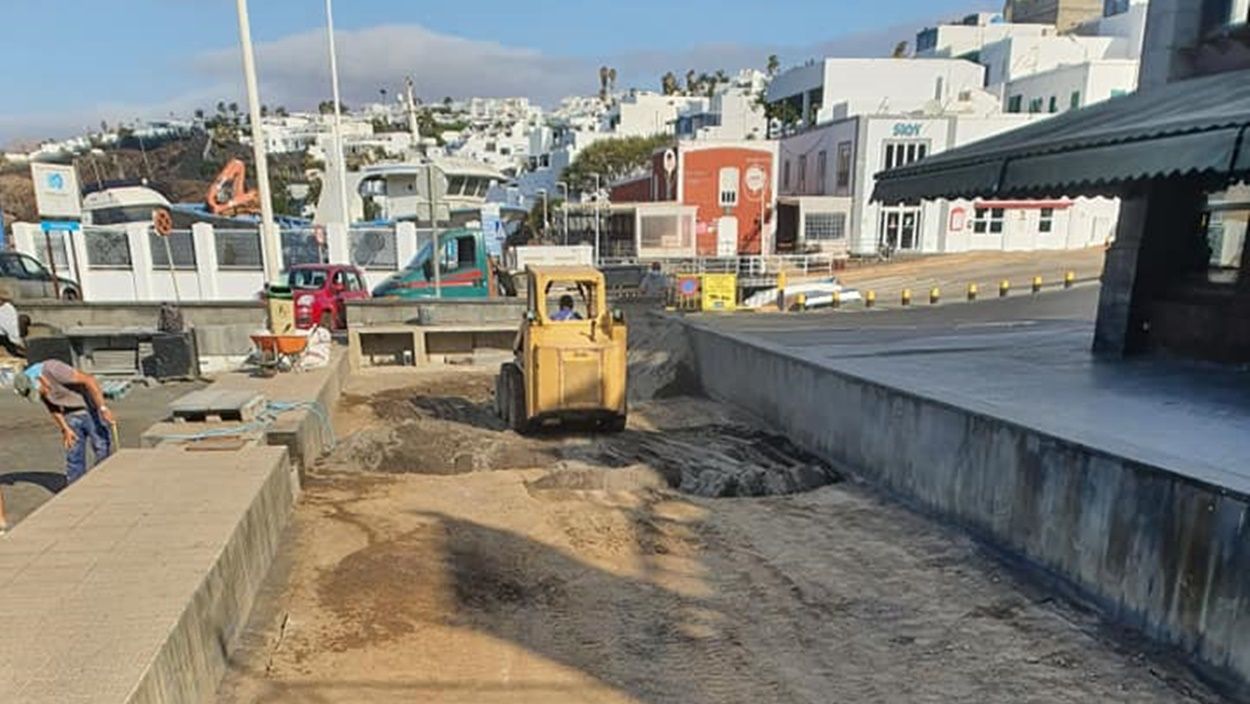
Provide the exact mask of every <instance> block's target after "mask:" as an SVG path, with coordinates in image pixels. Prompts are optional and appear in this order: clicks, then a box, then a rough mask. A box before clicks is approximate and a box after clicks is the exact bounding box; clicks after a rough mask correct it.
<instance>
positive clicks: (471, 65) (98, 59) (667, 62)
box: [0, 0, 1001, 144]
mask: <svg viewBox="0 0 1250 704" xmlns="http://www.w3.org/2000/svg"><path fill="white" fill-rule="evenodd" d="M990 4H995V3H987V7H988V5H990ZM998 4H1001V3H998ZM250 7H251V25H252V37H253V41H254V42H255V44H256V52H257V70H258V73H259V76H260V83H261V100H262V102H264V103H266V104H269V105H271V106H277V105H283V106H285V107H287V108H288V109H290V110H299V109H308V108H311V107H313V106H315V105H316V103H317V102H318V101H320V100H324V99H327V98H328V97H329V93H330V87H329V70H328V58H327V52H326V34H325V3H324V1H323V0H250ZM978 7H979V5H978V4H977V3H975V2H973V1H972V0H882V1H880V2H861V1H856V0H766V1H763V2H761V1H760V0H717V1H712V0H615V1H614V2H606V1H600V0H532V2H528V3H526V2H517V1H516V0H511V1H510V2H504V1H503V0H475V1H474V2H471V3H467V2H452V1H448V0H439V1H437V2H436V1H434V0H337V1H336V2H335V7H334V12H335V18H334V19H335V26H336V38H337V42H338V53H339V73H340V81H341V87H342V91H343V100H344V102H345V103H347V104H348V105H349V106H350V105H352V104H360V103H362V102H365V101H373V100H376V99H378V97H379V95H380V94H379V89H381V88H386V89H388V90H389V91H391V92H392V93H394V92H395V91H397V90H400V89H401V88H402V85H403V78H404V76H406V75H412V76H413V78H414V80H415V82H416V86H417V92H418V94H419V95H420V96H421V97H422V98H423V99H427V100H431V99H432V100H441V99H442V97H443V96H447V95H450V96H452V97H456V98H460V97H468V96H474V95H480V96H510V95H522V96H526V97H529V98H531V99H534V100H536V101H538V102H540V103H542V104H544V105H552V104H554V103H556V102H558V100H559V98H561V97H563V96H565V95H570V94H591V93H594V92H596V91H597V90H598V67H599V66H601V65H609V66H613V67H616V68H617V69H618V76H619V78H618V85H619V86H620V87H623V88H624V87H639V88H647V89H656V88H658V86H659V77H660V76H661V75H662V74H663V73H664V72H665V71H667V70H672V71H674V72H675V73H677V74H678V75H679V76H682V75H684V74H685V72H686V70H687V69H692V68H693V69H695V70H698V71H714V70H716V69H720V68H723V69H725V70H727V71H729V72H731V73H732V72H733V71H736V70H737V69H739V68H745V67H756V68H761V69H762V68H763V67H764V62H765V58H766V57H767V56H768V54H770V53H776V54H778V55H779V56H780V57H781V58H782V62H783V65H792V64H797V63H802V62H804V61H806V60H808V59H810V58H816V57H818V56H822V55H840V56H881V55H888V54H889V52H890V50H891V49H892V48H893V47H894V45H895V44H896V43H897V42H899V41H903V40H911V39H913V38H914V35H915V32H916V31H917V30H919V29H921V28H922V27H923V26H925V25H926V24H929V23H932V22H934V21H937V20H942V19H950V18H953V17H956V16H959V15H961V14H963V13H965V12H967V11H969V10H971V9H977V8H978ZM238 39H239V35H238V19H237V15H236V13H235V2H234V1H233V0H55V1H49V0H4V1H3V3H0V61H2V62H3V63H0V65H2V66H4V67H5V69H4V70H3V79H0V144H13V143H15V142H19V141H28V140H37V139H39V138H47V137H62V136H66V135H72V134H81V133H82V132H83V131H85V130H86V129H87V128H88V127H91V129H98V126H99V124H100V121H101V120H107V121H108V122H109V123H110V124H111V123H115V122H117V121H118V120H134V119H137V118H152V117H165V116H168V115H169V114H170V113H171V112H172V113H175V114H180V115H187V114H190V113H191V112H192V111H193V110H194V109H195V108H197V107H202V108H205V109H207V110H209V111H211V110H212V108H213V106H215V105H216V103H217V101H219V100H225V101H226V102H230V101H232V100H237V101H239V102H240V103H242V102H243V100H242V98H243V78H242V69H241V61H240V54H239V44H238Z"/></svg>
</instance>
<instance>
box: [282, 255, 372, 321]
mask: <svg viewBox="0 0 1250 704" xmlns="http://www.w3.org/2000/svg"><path fill="white" fill-rule="evenodd" d="M287 285H288V286H290V287H291V296H292V298H294V300H295V326H296V327H297V328H299V329H301V330H307V329H309V328H311V327H313V326H314V325H320V326H321V327H323V328H326V329H327V330H341V329H343V328H346V327H347V301H352V300H359V299H362V298H368V297H369V289H368V288H366V287H365V277H364V275H363V274H362V273H360V270H359V269H357V268H356V267H354V266H346V265H343V264H301V265H298V266H293V267H291V269H290V270H289V271H288V272H287Z"/></svg>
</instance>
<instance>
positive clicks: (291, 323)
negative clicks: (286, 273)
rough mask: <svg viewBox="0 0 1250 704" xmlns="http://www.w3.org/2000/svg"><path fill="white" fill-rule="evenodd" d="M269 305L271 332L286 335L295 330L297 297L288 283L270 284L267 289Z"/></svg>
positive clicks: (266, 298)
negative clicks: (292, 293)
mask: <svg viewBox="0 0 1250 704" xmlns="http://www.w3.org/2000/svg"><path fill="white" fill-rule="evenodd" d="M265 302H266V304H267V305H268V307H269V332H271V333H273V334H275V335H285V334H287V333H291V332H294V331H295V297H294V296H292V295H291V287H290V286H287V285H286V284H269V287H268V288H267V289H265Z"/></svg>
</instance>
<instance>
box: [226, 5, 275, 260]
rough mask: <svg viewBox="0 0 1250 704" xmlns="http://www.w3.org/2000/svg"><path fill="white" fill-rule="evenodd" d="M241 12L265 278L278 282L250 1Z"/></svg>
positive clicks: (271, 202) (244, 67)
mask: <svg viewBox="0 0 1250 704" xmlns="http://www.w3.org/2000/svg"><path fill="white" fill-rule="evenodd" d="M235 3H236V5H237V6H238V10H239V43H240V44H241V45H242V48H243V79H244V81H245V82H246V83H247V107H248V117H249V119H250V120H251V122H252V156H253V158H255V160H256V190H257V191H259V193H260V241H261V244H262V245H263V246H264V250H265V278H266V279H267V280H269V281H277V280H278V274H279V273H281V271H282V251H281V249H279V247H278V228H277V226H276V225H274V222H273V198H272V197H271V195H270V192H269V161H268V157H267V156H266V155H265V127H264V125H262V124H261V122H260V89H259V88H258V87H257V85H256V58H255V57H254V56H253V55H252V26H251V23H250V22H249V21H248V17H247V0H235Z"/></svg>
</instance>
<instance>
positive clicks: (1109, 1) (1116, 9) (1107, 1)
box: [1102, 0, 1130, 17]
mask: <svg viewBox="0 0 1250 704" xmlns="http://www.w3.org/2000/svg"><path fill="white" fill-rule="evenodd" d="M1129 4H1130V0H1103V3H1102V16H1103V17H1114V16H1115V15H1122V14H1124V13H1125V12H1128V8H1129Z"/></svg>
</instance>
